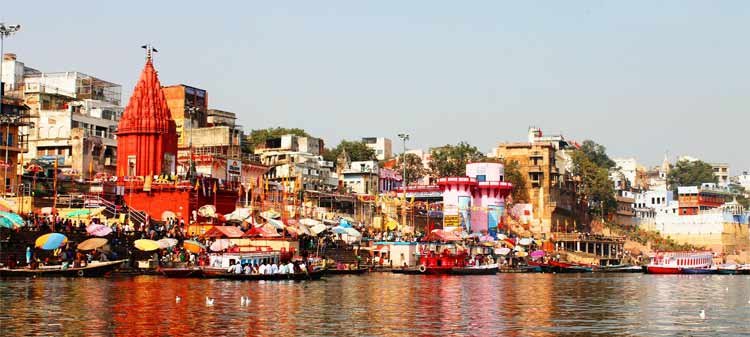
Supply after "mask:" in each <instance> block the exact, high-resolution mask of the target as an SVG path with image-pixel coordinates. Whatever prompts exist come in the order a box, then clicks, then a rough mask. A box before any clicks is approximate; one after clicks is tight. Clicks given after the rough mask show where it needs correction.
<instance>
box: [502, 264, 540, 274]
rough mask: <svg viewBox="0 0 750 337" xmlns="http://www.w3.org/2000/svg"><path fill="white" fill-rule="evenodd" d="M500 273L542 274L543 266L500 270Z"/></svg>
mask: <svg viewBox="0 0 750 337" xmlns="http://www.w3.org/2000/svg"><path fill="white" fill-rule="evenodd" d="M497 272H498V273H541V272H542V267H541V266H538V265H537V266H518V267H507V268H500V269H498V271H497Z"/></svg>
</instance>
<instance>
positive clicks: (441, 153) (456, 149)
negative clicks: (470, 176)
mask: <svg viewBox="0 0 750 337" xmlns="http://www.w3.org/2000/svg"><path fill="white" fill-rule="evenodd" d="M430 156H431V157H432V159H431V160H430V170H431V171H432V172H433V174H436V175H437V176H438V177H463V176H465V175H466V164H468V163H471V162H476V161H481V160H484V159H485V156H484V154H483V153H482V152H480V151H479V150H478V149H477V148H476V146H472V145H469V144H468V143H466V142H460V143H458V144H456V145H444V146H441V147H436V148H433V149H432V150H430Z"/></svg>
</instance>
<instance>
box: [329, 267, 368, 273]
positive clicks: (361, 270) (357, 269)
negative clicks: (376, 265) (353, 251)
mask: <svg viewBox="0 0 750 337" xmlns="http://www.w3.org/2000/svg"><path fill="white" fill-rule="evenodd" d="M369 270H370V269H369V268H355V269H336V268H332V269H326V270H325V274H326V275H362V274H364V273H366V272H368V271H369Z"/></svg>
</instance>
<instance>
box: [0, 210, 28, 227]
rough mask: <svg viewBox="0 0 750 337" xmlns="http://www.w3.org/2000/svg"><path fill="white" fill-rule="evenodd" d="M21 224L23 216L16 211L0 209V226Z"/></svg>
mask: <svg viewBox="0 0 750 337" xmlns="http://www.w3.org/2000/svg"><path fill="white" fill-rule="evenodd" d="M21 226H23V218H21V216H20V215H18V214H16V213H11V212H3V211H0V227H6V228H11V229H12V228H14V227H21Z"/></svg>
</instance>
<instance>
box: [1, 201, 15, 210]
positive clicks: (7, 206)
mask: <svg viewBox="0 0 750 337" xmlns="http://www.w3.org/2000/svg"><path fill="white" fill-rule="evenodd" d="M14 208H15V206H14V205H12V204H11V202H10V201H8V200H6V199H0V211H3V212H12V211H13V209H14Z"/></svg>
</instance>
